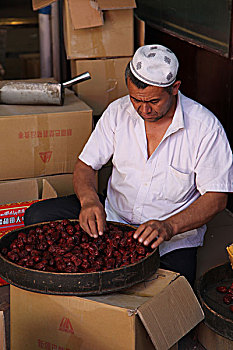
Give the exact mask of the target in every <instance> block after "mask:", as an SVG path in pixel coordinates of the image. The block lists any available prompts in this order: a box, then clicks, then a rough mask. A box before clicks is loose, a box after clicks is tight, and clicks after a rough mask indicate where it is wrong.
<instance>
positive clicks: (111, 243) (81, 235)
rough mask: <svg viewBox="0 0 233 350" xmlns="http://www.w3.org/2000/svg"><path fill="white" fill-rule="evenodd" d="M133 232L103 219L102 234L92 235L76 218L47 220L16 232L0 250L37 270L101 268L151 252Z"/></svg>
mask: <svg viewBox="0 0 233 350" xmlns="http://www.w3.org/2000/svg"><path fill="white" fill-rule="evenodd" d="M134 232H135V231H134V230H133V229H130V230H129V229H127V230H125V229H124V226H123V225H122V226H120V225H117V224H112V223H107V229H106V231H105V232H104V234H103V235H102V236H99V237H98V238H93V237H90V236H89V235H88V234H87V233H86V232H84V231H83V230H82V228H81V227H80V225H79V223H77V221H74V222H72V221H70V220H67V219H64V220H62V221H51V222H49V223H46V224H42V225H38V226H35V227H33V228H31V229H29V231H28V232H27V231H25V232H24V231H21V232H19V233H18V235H17V238H16V239H14V240H13V242H12V243H11V245H10V247H9V248H6V247H4V248H3V249H2V251H1V253H2V255H3V256H4V257H5V258H6V259H8V260H10V261H12V262H14V263H15V264H18V265H20V266H23V267H26V268H29V269H35V270H40V271H49V272H67V273H70V272H71V273H72V272H75V273H89V272H97V271H105V270H109V269H115V268H120V267H123V266H126V265H129V264H134V263H137V262H138V261H140V260H141V259H143V258H144V257H146V256H148V255H149V254H151V252H152V251H153V250H152V248H151V247H146V246H144V245H143V244H142V243H139V242H138V240H135V239H134V238H133V234H134Z"/></svg>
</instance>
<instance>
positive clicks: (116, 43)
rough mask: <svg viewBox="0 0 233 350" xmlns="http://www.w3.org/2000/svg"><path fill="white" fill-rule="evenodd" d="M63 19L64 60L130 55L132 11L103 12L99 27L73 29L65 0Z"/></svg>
mask: <svg viewBox="0 0 233 350" xmlns="http://www.w3.org/2000/svg"><path fill="white" fill-rule="evenodd" d="M63 19H64V41H65V48H66V55H67V58H68V59H82V58H100V57H121V56H122V57H125V56H132V55H133V51H134V28H133V23H134V22H133V9H128V10H113V11H105V13H104V25H103V26H99V27H94V28H84V29H74V28H73V25H72V21H71V18H70V15H69V0H65V1H64V15H63Z"/></svg>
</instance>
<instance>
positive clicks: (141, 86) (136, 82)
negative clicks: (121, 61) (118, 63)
mask: <svg viewBox="0 0 233 350" xmlns="http://www.w3.org/2000/svg"><path fill="white" fill-rule="evenodd" d="M127 78H129V79H130V80H131V82H132V83H133V84H134V85H135V86H136V87H137V88H138V89H145V88H147V87H148V86H151V85H149V84H146V83H144V82H143V81H141V80H139V79H138V78H136V77H135V76H134V75H133V73H132V72H131V69H130V62H129V63H128V64H127V66H126V69H125V83H126V85H127ZM172 86H173V84H171V85H169V86H166V87H164V88H163V89H164V90H165V91H167V93H168V94H169V95H171V94H172Z"/></svg>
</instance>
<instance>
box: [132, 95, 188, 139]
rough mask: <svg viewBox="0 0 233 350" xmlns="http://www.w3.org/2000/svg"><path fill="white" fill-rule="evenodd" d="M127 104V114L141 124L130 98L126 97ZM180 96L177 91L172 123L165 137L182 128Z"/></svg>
mask: <svg viewBox="0 0 233 350" xmlns="http://www.w3.org/2000/svg"><path fill="white" fill-rule="evenodd" d="M128 99H129V100H128V102H129V107H128V108H127V110H128V112H129V114H130V115H131V116H132V117H133V119H134V121H135V122H142V123H144V122H143V119H142V118H141V117H140V116H139V115H138V113H137V111H136V110H135V109H134V107H133V105H132V103H131V101H130V97H129V95H128ZM181 100H182V94H181V92H180V91H178V94H177V105H176V110H175V113H174V116H173V119H172V122H171V124H170V126H169V128H168V130H167V132H166V134H167V136H168V134H172V133H174V132H176V131H178V130H179V129H183V128H184V115H183V108H182V101H181Z"/></svg>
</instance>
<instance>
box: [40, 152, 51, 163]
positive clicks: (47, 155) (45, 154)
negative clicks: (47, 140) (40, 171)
mask: <svg viewBox="0 0 233 350" xmlns="http://www.w3.org/2000/svg"><path fill="white" fill-rule="evenodd" d="M39 155H40V158H41V159H42V161H43V162H44V163H48V162H49V161H50V159H51V156H52V151H48V152H39Z"/></svg>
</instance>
